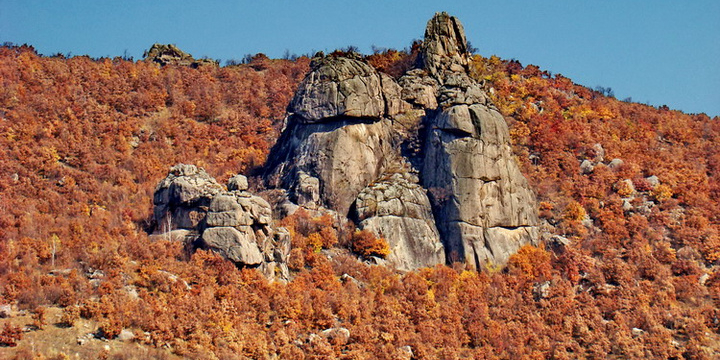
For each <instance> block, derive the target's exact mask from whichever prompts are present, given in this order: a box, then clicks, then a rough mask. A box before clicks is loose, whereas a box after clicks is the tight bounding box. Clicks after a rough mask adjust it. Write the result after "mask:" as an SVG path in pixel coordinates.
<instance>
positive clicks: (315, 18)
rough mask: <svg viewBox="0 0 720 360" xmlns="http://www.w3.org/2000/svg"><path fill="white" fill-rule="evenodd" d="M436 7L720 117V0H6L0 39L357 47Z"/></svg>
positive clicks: (398, 43)
mask: <svg viewBox="0 0 720 360" xmlns="http://www.w3.org/2000/svg"><path fill="white" fill-rule="evenodd" d="M436 11H447V12H449V13H450V14H451V15H455V16H457V17H458V18H459V19H460V21H461V22H462V23H463V24H464V26H465V30H466V33H467V37H468V40H470V42H471V43H472V45H473V46H474V47H476V48H478V50H479V51H478V52H479V53H480V54H481V55H483V56H490V55H493V54H496V55H498V56H500V57H502V58H505V59H511V58H514V59H517V60H519V61H520V62H521V63H522V64H523V65H527V64H535V65H538V66H540V68H541V69H544V70H549V71H551V72H553V73H561V74H563V75H564V76H567V77H569V78H571V79H573V80H574V81H575V82H576V83H579V84H582V85H585V86H589V87H593V88H594V87H596V86H603V87H611V88H612V89H613V90H614V92H615V95H616V97H617V98H618V99H624V98H626V97H632V99H633V101H637V102H642V103H649V104H651V105H663V104H666V105H668V106H669V107H670V108H673V109H679V110H682V111H685V112H690V113H700V112H704V113H706V114H708V115H710V116H716V115H720V67H719V65H720V1H718V0H692V1H677V0H644V1H640V0H603V1H601V0H594V1H589V0H587V1H586V0H546V1H542V0H503V1H497V0H496V1H484V0H476V1H452V2H451V1H424V0H414V1H389V0H384V1H372V0H354V1H348V0H331V1H320V0H295V1H292V0H277V1H272V0H255V1H244V0H242V1H241V0H228V1H215V0H213V1H199V0H194V1H184V0H173V1H169V0H154V1H149V0H125V1H109V0H105V1H103V0H72V1H71V0H55V1H51V0H45V1H39V0H0V42H5V41H9V42H13V43H16V44H24V43H27V44H30V45H33V46H35V48H36V49H37V50H38V51H39V52H40V53H41V54H45V55H51V54H55V53H58V52H60V53H63V54H67V53H71V54H72V55H90V56H93V57H101V56H121V55H123V54H124V53H125V52H127V54H128V55H130V56H134V57H135V59H139V58H140V57H141V56H142V53H143V51H144V50H146V49H148V48H149V47H150V45H152V44H153V43H155V42H159V43H174V44H176V45H178V46H179V47H180V48H181V49H183V50H185V51H186V52H189V53H191V54H192V55H193V56H195V57H202V56H208V57H210V58H214V59H221V60H222V61H223V62H224V61H225V60H227V59H233V58H234V59H241V58H242V57H243V56H244V55H245V54H255V53H258V52H262V53H265V54H267V55H268V56H270V57H281V56H283V54H284V53H285V51H286V50H288V51H289V52H290V53H295V54H305V53H312V52H314V51H316V50H324V51H332V50H334V49H336V48H341V47H346V46H348V45H354V46H357V47H359V49H360V50H361V51H362V52H365V53H369V52H370V48H371V46H372V45H375V46H378V47H389V48H398V49H402V48H405V47H407V46H408V45H410V43H411V41H412V40H413V39H420V38H422V37H423V33H424V29H425V24H426V22H427V20H428V19H430V17H432V15H433V14H434V13H435V12H436Z"/></svg>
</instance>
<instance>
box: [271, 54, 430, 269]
mask: <svg viewBox="0 0 720 360" xmlns="http://www.w3.org/2000/svg"><path fill="white" fill-rule="evenodd" d="M402 91H403V89H402V87H401V86H400V85H399V84H398V83H397V82H396V81H395V80H394V79H392V78H391V77H390V76H388V75H386V74H381V73H379V72H377V71H376V70H375V69H374V68H372V67H371V66H370V65H368V64H366V63H364V62H362V61H361V60H359V59H356V58H347V57H337V56H328V57H324V58H319V59H314V60H313V62H312V66H311V71H310V73H309V74H308V75H307V76H306V77H305V79H304V80H303V82H302V83H301V85H300V87H299V88H298V91H297V92H296V94H295V97H294V98H293V100H292V102H291V103H290V105H289V107H288V118H287V121H288V122H287V126H286V128H285V130H284V131H283V134H282V135H281V137H280V139H279V140H278V143H277V145H276V146H275V147H274V148H273V150H272V151H271V154H270V156H269V158H270V159H272V160H270V161H269V163H268V164H267V169H268V172H267V175H266V178H267V179H268V183H269V184H270V185H271V186H276V187H282V188H285V189H287V190H288V193H289V198H290V200H291V201H293V202H295V203H297V204H298V205H301V206H304V207H307V208H310V209H317V208H319V207H325V208H328V209H330V210H334V211H336V212H337V213H339V214H342V215H344V216H350V217H355V218H357V219H360V218H362V220H361V221H359V223H358V225H359V226H360V227H361V228H365V229H368V230H370V231H373V232H374V233H375V234H376V235H378V236H382V237H385V238H386V239H387V240H388V241H389V242H390V244H391V247H392V250H393V252H392V253H391V255H390V256H389V259H388V260H390V262H391V263H393V264H394V265H395V266H397V267H398V268H401V269H416V268H418V267H423V266H432V265H435V264H438V263H442V262H444V259H443V256H442V254H443V251H442V244H441V243H440V241H439V236H438V233H437V229H436V227H435V226H434V221H433V219H432V212H431V208H430V206H429V201H428V199H427V195H426V194H425V190H424V189H422V187H420V186H419V185H418V184H417V182H418V181H417V177H415V181H414V183H413V184H411V183H410V182H408V181H407V180H406V179H405V178H404V177H402V176H400V177H392V176H388V177H386V178H384V180H383V176H385V175H387V174H388V170H389V169H391V168H399V167H401V165H402V164H403V163H404V161H403V159H402V156H401V154H400V150H399V146H398V144H399V143H400V142H401V141H402V139H400V137H401V135H400V134H401V131H398V125H397V124H398V123H401V125H399V126H401V127H412V122H413V121H417V120H420V118H419V117H417V116H415V117H412V118H410V117H408V116H405V117H404V120H405V122H402V121H400V122H398V121H397V118H398V117H399V115H400V114H405V113H410V112H411V111H412V106H411V105H410V104H409V103H408V102H406V101H404V100H403V99H402V96H403V94H402ZM388 188H389V189H398V190H400V189H407V191H406V192H405V193H402V192H399V193H398V194H402V196H403V197H398V198H395V199H394V200H395V201H394V202H392V203H389V202H388V203H385V202H382V201H384V200H382V199H381V203H380V204H381V206H380V207H379V208H372V209H371V208H369V207H365V205H366V204H368V203H369V202H370V199H371V198H372V197H373V196H378V195H379V196H381V197H382V196H383V191H385V190H387V189H388ZM390 191H392V190H390ZM383 199H384V198H383ZM388 200H391V199H390V198H389V197H388ZM356 201H357V203H356ZM396 201H401V202H402V201H404V202H405V203H406V204H407V206H408V207H410V206H411V205H413V204H414V203H415V204H418V205H417V206H416V207H420V206H424V209H422V210H417V211H414V212H410V211H411V210H407V212H406V209H405V208H402V209H394V210H397V211H394V212H392V213H384V212H383V211H385V210H387V209H389V208H388V207H386V205H388V206H394V205H393V204H395V202H396ZM352 208H355V209H360V208H362V209H363V210H362V211H361V213H352V211H351V209H352Z"/></svg>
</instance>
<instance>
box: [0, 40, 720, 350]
mask: <svg viewBox="0 0 720 360" xmlns="http://www.w3.org/2000/svg"><path fill="white" fill-rule="evenodd" d="M368 61H369V62H370V63H371V64H373V65H374V66H376V67H378V68H380V69H383V70H384V71H388V72H389V73H391V74H393V75H395V76H398V75H399V74H401V73H402V72H403V71H404V69H406V68H408V67H410V66H411V65H412V63H413V62H414V61H415V55H413V54H412V53H411V54H407V53H404V52H397V51H392V50H388V51H385V52H381V53H378V54H375V55H372V56H371V57H370V58H369V59H368ZM308 63H309V60H308V59H307V58H305V57H302V58H299V59H297V60H295V61H288V60H271V59H268V58H266V57H264V56H262V55H258V56H255V57H254V58H253V59H252V60H251V61H250V62H249V63H248V64H243V65H238V66H228V67H217V66H201V67H199V68H197V69H192V68H187V67H179V66H172V65H169V66H165V67H162V68H161V67H158V66H156V65H154V64H151V63H146V62H142V61H139V62H129V61H125V60H123V59H120V58H116V59H98V60H94V59H90V58H87V57H73V58H69V59H64V58H61V57H42V56H38V55H37V54H36V53H35V52H34V51H33V50H32V49H31V48H27V47H3V48H0V81H1V82H2V83H1V84H0V300H1V301H0V303H10V304H16V305H17V306H18V307H19V308H21V309H27V310H30V311H33V310H36V309H38V310H36V313H42V311H43V310H41V309H42V307H43V306H59V307H63V308H64V310H63V317H62V319H61V323H62V324H63V326H72V325H73V323H74V322H75V321H77V319H79V318H80V317H83V318H88V319H93V320H96V321H98V323H99V324H100V325H99V329H98V331H99V332H100V333H101V334H103V335H105V336H106V337H113V336H116V335H117V334H118V333H119V332H120V330H122V329H123V328H130V329H133V330H134V331H136V332H137V333H138V335H139V336H138V338H137V340H136V341H139V342H141V343H145V344H149V345H152V346H156V347H162V346H165V345H167V346H169V348H170V349H171V351H173V352H174V353H176V354H179V355H183V356H187V357H190V358H201V359H205V358H212V357H218V358H272V357H273V356H275V355H277V356H278V358H281V359H293V358H298V359H302V358H306V359H321V358H327V359H332V358H343V359H396V358H399V357H400V356H401V354H402V353H403V351H404V350H405V348H403V347H405V346H410V347H411V349H412V352H413V354H414V357H415V358H417V359H438V358H440V359H456V358H470V357H475V358H488V359H495V358H550V357H552V358H558V359H575V358H606V357H609V358H713V357H717V356H718V350H719V349H720V343H718V333H719V332H720V320H719V318H718V317H719V316H720V311H718V307H719V306H718V305H720V272H719V271H718V270H717V266H716V264H717V262H718V259H720V235H719V234H718V215H717V214H718V210H720V209H718V207H719V206H720V205H718V194H719V193H720V187H719V186H718V174H719V170H720V169H719V167H720V155H719V154H720V152H719V151H718V149H716V144H718V143H719V142H718V141H719V140H720V139H718V136H719V135H720V125H718V119H717V118H715V119H710V118H708V117H707V116H705V115H703V114H701V115H688V114H683V113H681V112H678V111H672V110H669V109H667V108H666V107H662V108H660V109H656V108H653V107H649V106H646V105H642V104H636V103H626V102H621V101H618V100H616V99H614V98H611V97H605V96H603V95H602V94H600V93H599V92H597V91H593V90H591V89H588V88H586V87H582V86H578V85H576V84H573V83H572V81H571V80H570V79H567V78H565V77H563V76H560V75H555V76H551V75H550V74H548V73H546V72H543V71H541V70H540V69H538V68H537V67H536V66H532V65H530V66H526V67H523V66H522V65H520V64H519V63H518V62H515V61H503V60H500V59H498V58H496V57H491V58H483V57H480V56H476V57H475V59H474V61H473V64H472V67H473V68H472V72H473V75H474V76H475V77H476V78H478V79H480V80H483V81H484V84H485V87H486V88H487V89H488V91H489V93H490V94H492V95H491V97H492V98H493V100H494V102H495V104H496V105H497V107H498V108H499V110H500V111H501V112H502V113H503V114H504V115H505V116H506V119H507V120H508V123H509V125H510V129H511V135H512V139H513V144H514V145H513V146H514V150H515V153H516V154H517V158H518V161H519V162H520V164H521V168H522V170H523V172H524V174H525V175H526V177H527V178H528V179H529V181H530V183H531V184H532V187H533V189H535V191H536V193H537V195H538V200H539V204H540V205H539V209H538V211H539V212H540V215H541V217H542V218H543V219H544V220H546V228H547V229H548V231H551V232H553V233H554V234H557V235H562V236H563V237H564V238H565V239H567V240H568V241H569V244H567V245H563V244H562V243H559V242H558V240H557V239H554V240H548V241H547V242H546V246H543V247H542V248H535V247H524V248H522V249H521V251H520V252H519V253H518V254H517V255H515V256H513V258H512V259H511V261H510V264H509V266H508V267H507V268H506V269H489V270H488V271H485V272H483V273H475V272H469V271H464V270H463V268H462V266H461V265H460V264H454V265H453V266H450V267H446V266H438V267H436V268H431V269H424V270H421V271H418V272H411V273H407V274H397V273H394V272H393V271H391V270H389V269H387V268H385V267H382V266H367V265H364V264H362V263H360V262H358V261H357V259H356V257H355V256H353V255H351V254H350V253H349V252H348V251H346V250H341V249H339V248H338V246H340V247H343V248H352V247H353V246H352V244H355V243H358V244H359V243H363V244H366V246H364V247H363V248H362V249H365V250H368V249H370V250H372V251H373V253H375V254H382V253H383V252H384V251H386V248H384V247H383V246H387V245H386V244H384V243H383V241H382V239H375V238H372V237H369V236H367V234H363V233H360V232H355V230H354V229H352V228H351V227H348V226H345V225H343V224H337V223H336V222H335V221H334V219H332V218H312V217H311V216H310V215H309V214H307V213H305V212H299V213H297V214H296V215H294V216H293V217H291V218H287V219H284V220H282V221H281V224H282V225H284V226H286V227H288V229H289V230H290V233H291V235H292V241H293V246H294V249H293V253H292V254H293V255H292V256H291V260H290V264H289V265H290V267H291V269H293V270H294V272H295V278H294V280H293V281H291V282H289V283H287V284H283V283H268V282H267V281H266V280H265V279H264V278H263V277H262V276H261V275H259V273H258V272H256V271H255V270H253V269H238V268H236V267H235V266H233V265H232V264H231V263H229V262H227V261H225V260H223V259H222V258H220V257H218V256H217V255H215V254H213V253H211V252H205V251H202V250H198V251H197V252H195V253H193V254H190V253H188V252H187V251H186V249H184V248H183V247H182V246H181V245H180V244H178V243H172V242H166V241H163V240H156V241H151V240H149V238H148V235H147V234H146V233H145V231H144V230H145V229H146V228H149V227H150V226H151V225H152V224H149V223H148V220H147V219H149V218H151V216H150V215H151V210H152V208H151V207H152V204H151V202H152V192H153V190H154V187H155V184H156V183H157V182H158V181H159V180H160V179H161V178H163V177H164V176H165V174H166V172H167V170H168V168H169V167H170V166H172V165H174V164H176V163H178V162H185V163H193V164H196V165H198V166H201V167H204V168H205V169H206V170H207V171H208V172H209V173H210V174H212V175H213V176H216V177H218V178H219V180H220V181H223V180H225V179H227V178H228V177H229V176H231V175H232V174H234V173H238V172H242V173H246V174H248V173H252V171H253V170H254V169H256V168H257V167H258V166H260V165H261V164H262V163H263V162H264V161H265V157H266V156H267V153H268V151H269V148H270V146H272V144H273V142H274V140H275V139H276V138H277V135H278V134H279V130H280V128H281V126H282V120H283V116H284V111H285V106H286V104H287V103H288V102H289V100H290V97H291V96H292V93H293V91H294V89H295V87H296V86H297V84H298V82H299V81H300V80H301V79H302V76H303V75H304V73H305V72H306V71H307V68H308ZM596 144H600V146H596ZM603 153H604V154H603ZM600 157H602V158H603V160H602V161H599V159H600ZM614 158H619V159H622V164H619V165H618V164H617V163H616V164H614V165H613V166H609V165H610V161H611V160H612V159H614ZM582 160H589V161H591V162H593V166H594V168H593V169H592V171H591V172H588V171H586V172H585V173H583V171H581V169H580V163H581V161H582ZM653 175H655V176H657V179H658V181H659V183H654V182H653V181H652V180H649V179H648V178H650V177H651V176H653ZM625 180H630V182H628V181H625ZM358 250H360V249H358ZM368 251H369V250H368ZM36 317H37V318H38V319H40V320H41V318H42V314H40V315H37V316H36ZM40 324H41V325H42V321H40ZM45 326H53V325H45ZM335 327H343V328H346V329H348V330H349V333H350V337H349V338H344V337H342V336H335V337H333V336H323V335H318V334H322V331H323V330H326V329H330V328H335ZM19 336H20V335H19V333H18V329H17V328H14V327H12V326H9V325H5V327H4V328H3V331H2V333H0V341H2V342H3V343H4V344H6V345H12V343H14V342H16V340H17V337H19ZM19 343H20V346H22V340H20V341H19Z"/></svg>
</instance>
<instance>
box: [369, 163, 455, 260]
mask: <svg viewBox="0 0 720 360" xmlns="http://www.w3.org/2000/svg"><path fill="white" fill-rule="evenodd" d="M417 182H418V178H417V176H415V175H411V174H408V173H395V174H392V175H389V174H388V175H386V176H385V177H384V178H382V179H380V180H379V181H377V182H375V183H373V184H371V185H370V186H368V187H366V188H365V189H363V191H362V192H360V195H358V198H357V200H356V203H355V208H356V218H357V219H358V220H359V221H360V223H359V227H360V228H361V229H365V230H369V231H371V232H373V233H374V234H375V235H377V236H379V237H382V238H385V239H386V240H387V241H388V244H389V245H390V251H391V252H390V255H388V257H387V261H388V262H389V263H391V264H392V265H394V266H395V267H396V268H397V269H400V270H414V269H418V268H421V267H427V266H433V265H436V264H442V263H443V262H444V261H445V252H444V250H443V245H442V243H441V242H440V235H439V233H438V231H437V228H436V226H435V221H434V219H433V216H432V209H431V206H430V200H429V199H428V197H427V194H426V193H425V189H423V188H422V187H421V186H420V185H418V183H417Z"/></svg>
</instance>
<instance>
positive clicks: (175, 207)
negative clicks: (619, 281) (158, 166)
mask: <svg viewBox="0 0 720 360" xmlns="http://www.w3.org/2000/svg"><path fill="white" fill-rule="evenodd" d="M222 190H223V187H222V186H221V185H220V184H218V183H217V181H215V179H214V178H212V177H211V176H210V175H208V174H207V173H206V172H205V170H203V169H198V168H197V167H196V166H195V165H185V164H178V165H175V166H173V167H172V168H170V173H169V174H168V175H167V177H166V178H165V179H163V180H162V181H161V182H160V183H159V184H158V185H157V187H156V188H155V195H154V197H153V204H154V205H155V207H154V209H153V215H154V218H155V222H156V223H157V224H158V225H157V227H158V230H160V231H162V232H168V231H172V230H175V229H191V230H195V229H197V228H199V226H200V223H201V221H202V220H203V219H204V218H205V214H206V213H207V208H208V206H209V205H210V202H211V201H212V198H213V197H214V196H215V195H216V194H217V193H219V192H220V191H222Z"/></svg>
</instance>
